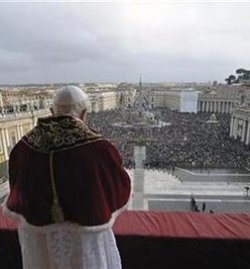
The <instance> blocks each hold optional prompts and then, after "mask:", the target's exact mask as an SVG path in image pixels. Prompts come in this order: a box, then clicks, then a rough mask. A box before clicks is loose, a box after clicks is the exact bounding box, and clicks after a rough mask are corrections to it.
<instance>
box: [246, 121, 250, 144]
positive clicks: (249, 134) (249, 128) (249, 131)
mask: <svg viewBox="0 0 250 269" xmlns="http://www.w3.org/2000/svg"><path fill="white" fill-rule="evenodd" d="M249 144H250V119H248V126H247V137H246V145H249Z"/></svg>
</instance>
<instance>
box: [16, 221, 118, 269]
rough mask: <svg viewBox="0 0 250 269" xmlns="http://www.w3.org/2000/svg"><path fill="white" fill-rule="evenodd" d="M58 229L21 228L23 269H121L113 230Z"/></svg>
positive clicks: (28, 226) (69, 227)
mask: <svg viewBox="0 0 250 269" xmlns="http://www.w3.org/2000/svg"><path fill="white" fill-rule="evenodd" d="M56 227H57V228H56V229H47V230H46V228H44V229H41V230H36V229H33V228H32V227H31V226H30V225H26V224H25V223H22V224H20V225H19V228H18V235H19V241H20V244H21V248H22V258H23V269H121V260H120V255H119V252H118V248H117V245H116V241H115V237H114V234H113V231H112V229H111V228H108V229H106V230H104V231H99V232H86V231H83V229H81V228H77V227H75V226H74V225H71V224H68V223H63V224H57V226H56Z"/></svg>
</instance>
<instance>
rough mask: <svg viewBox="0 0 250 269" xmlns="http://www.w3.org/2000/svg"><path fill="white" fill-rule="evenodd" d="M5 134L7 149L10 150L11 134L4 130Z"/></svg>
mask: <svg viewBox="0 0 250 269" xmlns="http://www.w3.org/2000/svg"><path fill="white" fill-rule="evenodd" d="M4 134H5V139H6V145H7V148H9V146H10V138H9V132H8V129H7V128H4Z"/></svg>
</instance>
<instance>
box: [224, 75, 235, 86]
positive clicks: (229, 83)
mask: <svg viewBox="0 0 250 269" xmlns="http://www.w3.org/2000/svg"><path fill="white" fill-rule="evenodd" d="M235 80H236V77H235V76H234V75H230V76H229V77H228V78H226V79H225V81H226V82H227V84H228V85H231V84H233V83H234V82H235Z"/></svg>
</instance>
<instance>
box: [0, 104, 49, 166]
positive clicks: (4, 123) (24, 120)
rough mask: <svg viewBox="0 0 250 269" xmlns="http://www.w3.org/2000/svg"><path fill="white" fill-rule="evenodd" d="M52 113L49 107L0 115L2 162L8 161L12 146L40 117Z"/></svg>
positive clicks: (0, 158)
mask: <svg viewBox="0 0 250 269" xmlns="http://www.w3.org/2000/svg"><path fill="white" fill-rule="evenodd" d="M48 115H50V111H49V110H48V109H43V110H37V111H35V112H34V111H33V112H23V113H18V114H16V113H12V114H6V115H4V116H1V117H0V163H1V162H4V161H8V159H9V153H10V151H11V149H12V147H13V146H14V145H15V144H16V143H17V141H19V140H20V139H21V138H22V136H23V135H24V134H25V133H27V132H28V131H29V130H31V129H32V128H33V127H34V126H35V124H36V122H37V119H38V118H39V117H44V116H48Z"/></svg>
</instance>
